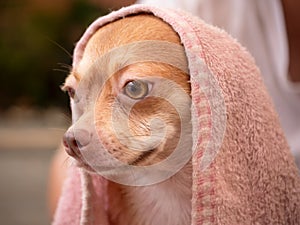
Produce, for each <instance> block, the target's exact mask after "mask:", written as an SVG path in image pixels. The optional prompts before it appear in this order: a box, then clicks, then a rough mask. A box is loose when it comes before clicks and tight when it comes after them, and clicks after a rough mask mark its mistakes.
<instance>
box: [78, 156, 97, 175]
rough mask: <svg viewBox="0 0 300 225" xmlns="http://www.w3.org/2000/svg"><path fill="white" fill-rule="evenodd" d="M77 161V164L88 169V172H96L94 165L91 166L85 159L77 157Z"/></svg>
mask: <svg viewBox="0 0 300 225" xmlns="http://www.w3.org/2000/svg"><path fill="white" fill-rule="evenodd" d="M75 160H76V161H75V163H76V166H77V167H79V168H81V169H84V170H86V171H87V172H90V173H95V172H96V171H95V169H93V167H91V166H90V165H89V164H88V163H86V162H85V161H84V160H82V159H80V160H78V159H75Z"/></svg>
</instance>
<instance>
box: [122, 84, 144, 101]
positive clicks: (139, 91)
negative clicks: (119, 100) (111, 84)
mask: <svg viewBox="0 0 300 225" xmlns="http://www.w3.org/2000/svg"><path fill="white" fill-rule="evenodd" d="M148 92H149V88H148V83H147V82H145V81H141V80H132V81H129V82H128V83H127V84H126V85H125V87H124V94H125V95H127V96H128V97H130V98H132V99H142V98H144V97H145V96H146V95H147V94H148Z"/></svg>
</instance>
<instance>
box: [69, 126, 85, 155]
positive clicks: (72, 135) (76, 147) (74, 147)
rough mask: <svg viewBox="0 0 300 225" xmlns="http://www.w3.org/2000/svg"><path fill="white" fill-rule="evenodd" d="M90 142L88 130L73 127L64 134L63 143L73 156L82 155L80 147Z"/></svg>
mask: <svg viewBox="0 0 300 225" xmlns="http://www.w3.org/2000/svg"><path fill="white" fill-rule="evenodd" d="M89 142H90V135H89V132H88V131H85V130H76V132H74V131H73V130H72V129H71V130H68V131H67V132H66V133H65V134H64V136H63V144H64V146H65V150H66V152H67V153H68V154H69V155H70V156H72V157H80V155H81V152H80V148H82V147H85V146H86V145H88V144H89Z"/></svg>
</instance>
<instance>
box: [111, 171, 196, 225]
mask: <svg viewBox="0 0 300 225" xmlns="http://www.w3.org/2000/svg"><path fill="white" fill-rule="evenodd" d="M175 177H176V175H175ZM176 179H177V180H176ZM178 179H180V178H178V176H177V177H176V178H171V179H169V180H167V181H165V182H162V183H160V184H155V185H151V186H146V187H124V186H122V187H120V186H118V185H116V184H114V185H112V186H111V188H110V194H109V196H110V197H109V199H110V200H109V201H110V202H109V204H110V209H109V215H110V218H111V221H112V224H113V225H158V224H164V225H188V224H190V221H191V218H190V217H191V195H192V194H191V185H192V184H191V182H190V181H189V179H188V178H182V179H183V180H181V181H180V182H179V181H178Z"/></svg>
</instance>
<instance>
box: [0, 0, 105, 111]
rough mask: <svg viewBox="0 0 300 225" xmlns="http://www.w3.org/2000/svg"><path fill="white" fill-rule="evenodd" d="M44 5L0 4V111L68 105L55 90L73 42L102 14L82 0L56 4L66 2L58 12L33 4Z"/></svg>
mask: <svg viewBox="0 0 300 225" xmlns="http://www.w3.org/2000/svg"><path fill="white" fill-rule="evenodd" d="M47 1H51V0H47ZM47 1H45V0H44V2H43V0H27V1H25V0H6V1H1V3H0V18H1V19H0V29H1V35H0V68H1V72H0V110H5V109H7V108H9V107H10V106H12V105H25V106H34V107H49V106H66V105H67V104H68V103H67V102H68V100H67V96H66V95H65V94H64V93H63V92H62V91H61V90H60V88H59V86H60V85H61V84H62V83H63V82H64V79H65V77H66V75H67V74H68V71H69V69H70V66H69V65H71V63H72V58H71V53H72V51H73V48H74V44H75V43H76V41H78V39H79V38H80V36H81V35H82V33H83V32H84V30H85V29H86V28H87V27H88V25H89V24H90V23H91V22H92V21H93V20H94V19H95V18H97V17H99V16H101V15H103V14H105V13H106V11H104V10H101V9H99V8H97V7H96V6H93V5H91V4H89V3H88V1H84V0H73V1H72V0H69V1H68V0H61V1H58V3H62V2H64V1H66V3H67V4H65V6H64V7H63V8H62V9H61V8H60V9H59V10H55V7H54V8H53V7H52V9H51V10H47V8H46V9H45V7H46V6H45V7H44V8H42V9H40V8H39V7H38V6H37V7H36V6H35V4H38V3H39V4H40V5H42V4H44V3H45V2H47ZM58 5H60V4H58ZM52 6H53V4H52Z"/></svg>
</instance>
